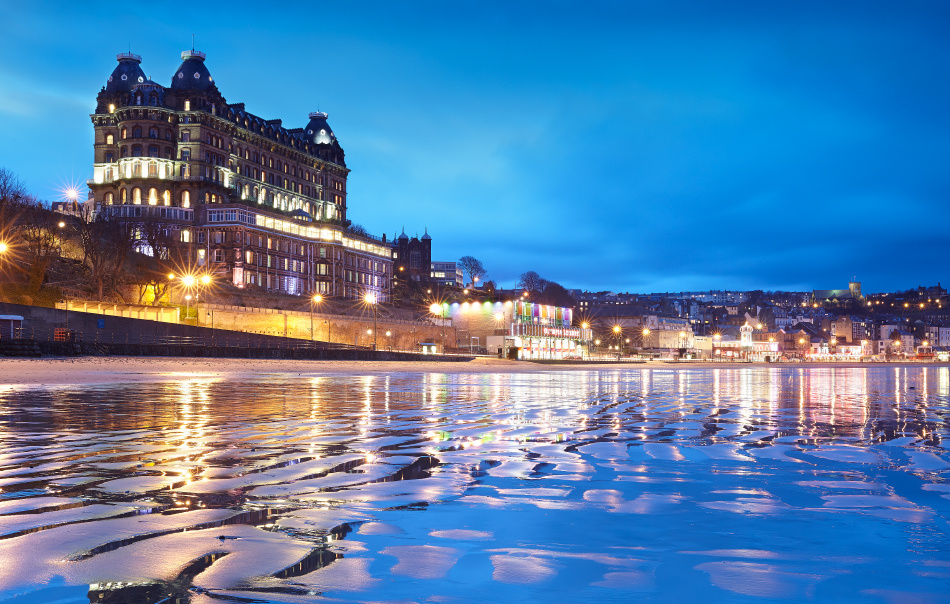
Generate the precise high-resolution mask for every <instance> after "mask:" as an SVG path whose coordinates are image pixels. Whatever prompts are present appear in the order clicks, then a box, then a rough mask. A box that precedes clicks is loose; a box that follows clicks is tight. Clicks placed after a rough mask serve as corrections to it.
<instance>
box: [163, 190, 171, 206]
mask: <svg viewBox="0 0 950 604" xmlns="http://www.w3.org/2000/svg"><path fill="white" fill-rule="evenodd" d="M162 205H166V206H170V205H172V192H171V191H169V190H168V189H165V192H164V193H162Z"/></svg>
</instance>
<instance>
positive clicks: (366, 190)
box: [0, 0, 950, 292]
mask: <svg viewBox="0 0 950 604" xmlns="http://www.w3.org/2000/svg"><path fill="white" fill-rule="evenodd" d="M3 14H4V21H5V26H4V27H3V28H2V29H3V35H2V36H0V52H2V56H3V58H4V60H3V62H2V63H0V117H2V119H3V122H4V127H3V135H2V141H3V144H2V145H0V167H5V168H7V169H10V170H12V171H13V172H15V173H16V174H17V175H18V176H19V177H20V178H21V179H22V180H23V182H24V183H25V184H26V186H27V188H28V189H29V190H30V192H32V193H33V194H35V195H37V196H38V197H40V198H42V199H45V200H56V199H59V198H60V193H59V192H58V191H59V190H60V189H62V188H63V186H64V185H65V184H67V183H84V182H85V180H86V179H87V178H90V177H91V175H92V137H93V129H92V125H91V123H90V120H89V114H90V113H91V112H92V111H94V109H95V99H96V94H97V93H98V92H99V90H100V88H101V87H102V86H103V85H104V84H105V83H106V79H107V78H108V77H109V74H110V73H111V72H112V70H113V69H114V67H115V65H116V54H117V53H120V52H127V51H129V50H130V49H131V51H132V52H133V53H136V54H139V55H141V56H142V68H143V69H144V71H145V73H146V74H147V75H148V76H149V77H151V78H153V79H154V80H156V81H157V82H159V83H161V84H163V85H166V86H167V85H169V83H170V81H171V76H172V74H173V72H174V71H175V69H176V68H177V67H178V65H179V64H180V63H181V59H180V53H181V51H182V50H185V49H189V48H191V36H192V34H195V36H196V38H195V48H196V49H197V50H200V51H202V52H205V53H207V61H206V65H207V67H208V69H209V70H210V72H211V74H212V76H213V77H214V79H215V82H216V83H217V85H218V88H219V90H220V91H221V93H222V94H223V95H224V97H225V98H226V99H227V100H228V102H231V103H237V102H244V103H245V104H246V107H247V110H248V111H250V112H251V113H254V114H256V115H259V116H261V117H263V118H266V119H276V118H280V119H282V120H283V125H284V126H285V127H288V128H294V127H302V126H304V125H306V123H307V121H308V118H307V114H308V113H309V112H311V111H314V110H316V109H317V108H319V109H321V110H323V111H327V112H328V113H329V116H330V117H329V123H330V125H331V127H332V128H333V130H334V132H335V133H336V135H337V137H338V138H339V140H340V143H341V144H342V146H343V148H344V150H345V151H346V159H347V166H348V167H349V168H350V169H351V170H352V172H351V173H350V176H349V196H348V206H349V210H348V212H349V218H351V219H352V220H353V221H354V222H356V223H359V224H361V225H363V226H364V227H366V229H367V230H368V231H370V232H371V233H374V234H376V235H382V234H383V233H386V234H387V235H388V236H389V237H392V236H393V235H394V234H396V233H398V232H399V231H401V230H402V228H403V226H405V229H406V233H407V234H409V235H410V236H412V235H415V234H418V235H422V233H423V229H424V228H426V227H428V230H429V234H430V235H432V237H433V259H435V260H456V259H458V258H459V257H460V256H463V255H473V256H475V257H477V258H479V259H480V260H482V262H483V263H484V264H485V266H486V268H487V269H488V273H489V278H492V279H495V280H496V281H498V282H499V283H500V285H502V286H504V287H513V286H514V284H515V282H516V281H517V278H518V275H519V274H521V273H522V272H524V271H528V270H534V271H537V272H538V273H540V274H541V275H542V276H543V277H545V278H547V279H550V280H553V281H557V282H559V283H561V284H562V285H564V286H565V287H568V288H581V289H588V290H613V291H630V292H657V291H679V290H699V289H709V288H716V289H766V290H769V289H793V290H810V289H813V288H843V287H847V282H848V280H849V279H850V278H851V277H852V276H857V278H858V280H859V281H861V282H862V283H863V288H864V291H865V292H876V291H886V290H893V289H903V288H909V287H916V286H917V285H927V284H936V283H937V282H938V281H939V282H941V283H942V284H943V285H944V286H945V287H946V286H947V285H948V283H950V277H948V274H947V266H948V262H947V253H948V244H950V167H948V165H947V164H948V158H950V150H948V149H947V146H948V141H950V77H948V65H950V35H948V34H947V32H948V30H950V18H948V17H950V3H947V2H939V1H933V2H921V3H916V2H900V3H898V2H868V1H863V2H853V3H848V2H827V1H821V2H785V3H772V2H601V1H588V2H553V1H552V2H534V3H512V2H490V1H482V2H466V1H453V2H445V1H444V0H443V1H441V2H401V3H395V2H339V3H290V2H272V3H267V2H263V3H262V2H225V3H212V2H203V3H187V4H175V3H172V4H167V3H166V4H162V3H158V4H156V3H147V2H119V3H116V2H109V3H98V2H95V3H82V2H78V3H64V2H48V1H36V2H17V3H14V2H10V1H7V2H4V7H3Z"/></svg>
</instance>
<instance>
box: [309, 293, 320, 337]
mask: <svg viewBox="0 0 950 604" xmlns="http://www.w3.org/2000/svg"><path fill="white" fill-rule="evenodd" d="M322 301H323V296H321V295H320V294H317V295H315V296H314V297H312V298H310V341H311V342H313V305H314V304H319V303H320V302H322Z"/></svg>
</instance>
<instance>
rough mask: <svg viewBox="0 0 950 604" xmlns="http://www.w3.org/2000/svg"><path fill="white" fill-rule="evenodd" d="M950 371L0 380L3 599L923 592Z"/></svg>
mask: <svg viewBox="0 0 950 604" xmlns="http://www.w3.org/2000/svg"><path fill="white" fill-rule="evenodd" d="M948 371H950V370H948V368H946V367H920V368H916V367H915V368H908V367H882V368H876V367H875V368H868V367H859V368H840V367H820V368H785V367H782V368H778V367H764V368H719V367H716V368H708V369H707V368H703V369H675V370H674V369H664V368H656V369H633V370H621V369H616V368H606V369H594V370H590V371H570V372H558V371H549V372H545V373H524V374H520V373H507V374H491V373H417V374H414V373H398V374H391V375H386V374H367V375H358V376H343V375H323V376H314V375H306V376H301V377H299V378H297V377H296V374H294V376H293V377H292V376H290V375H280V374H274V375H273V376H272V377H268V378H257V379H254V380H250V381H248V380H243V379H241V380H236V379H231V378H227V377H222V376H210V377H209V376H202V375H199V374H197V373H194V372H187V371H178V372H171V373H169V374H168V377H172V378H173V379H172V380H169V381H165V382H155V383H137V384H134V385H97V386H90V387H83V386H59V387H55V388H49V389H40V390H37V389H33V390H27V389H15V388H12V389H0V408H2V409H3V410H4V415H3V416H2V418H0V446H2V448H0V489H2V490H0V557H2V558H3V559H5V560H16V561H15V563H11V564H12V567H11V570H9V571H4V572H0V597H7V596H9V595H12V594H14V593H29V592H30V591H31V590H37V589H40V586H41V585H43V584H44V583H45V582H46V581H48V580H50V579H51V578H52V577H54V576H59V577H62V578H63V580H64V581H66V584H67V585H77V589H78V590H80V591H81V590H84V589H86V587H82V585H81V584H83V583H95V584H96V585H98V586H99V587H97V588H96V590H94V591H93V592H90V598H93V599H96V600H97V601H98V597H99V595H100V594H103V593H106V592H109V593H110V594H111V595H110V597H113V598H114V599H119V600H122V601H130V602H139V601H141V602H146V601H149V600H148V598H150V597H152V596H151V595H150V594H152V593H153V592H154V593H158V592H160V591H162V590H165V591H169V590H171V591H169V593H172V594H173V595H175V597H178V598H180V599H182V601H186V600H189V599H190V601H192V602H196V601H199V600H200V599H202V598H205V595H207V594H214V595H215V596H220V597H224V596H228V597H231V596H234V597H242V598H246V599H256V600H264V601H287V602H291V601H294V602H296V601H299V599H300V598H309V597H311V596H315V595H319V594H323V595H325V596H328V597H340V598H343V599H350V598H351V597H352V596H351V595H347V594H352V593H353V592H358V593H359V594H360V595H359V599H361V600H374V601H375V600H390V601H392V600H406V601H417V600H423V599H432V600H435V601H438V600H457V601H473V600H479V601H481V600H482V598H481V597H480V596H476V594H479V593H482V592H481V591H479V590H484V589H488V590H489V591H488V592H487V593H490V594H491V595H492V598H494V599H497V600H499V601H500V600H505V601H511V600H518V599H522V600H526V601H533V600H536V599H538V598H544V599H552V598H555V597H556V598H570V599H572V600H575V601H591V602H593V601H603V600H611V599H614V600H617V599H620V600H622V599H625V598H628V597H634V596H633V595H632V594H636V596H635V597H637V598H647V599H650V598H652V599H655V600H656V601H673V600H684V599H699V598H703V599H714V600H720V601H725V600H730V601H732V600H742V599H746V600H748V601H758V599H761V598H766V599H769V598H771V599H779V600H785V599H790V600H798V599H810V600H813V601H829V602H833V601H840V599H842V598H844V599H849V598H850V599H858V600H860V599H861V598H863V597H869V598H871V597H873V598H877V597H884V595H885V594H886V595H887V597H897V596H895V595H894V594H898V595H901V596H902V597H903V598H904V599H907V600H912V599H914V598H916V597H918V596H920V597H921V598H924V599H926V598H930V599H931V600H933V596H934V594H940V593H942V592H941V590H942V588H943V587H945V584H944V583H943V582H944V581H945V580H946V579H947V578H948V575H950V573H948V572H947V571H946V569H947V568H948V567H950V554H948V552H950V537H948V530H947V526H948V524H947V521H948V518H950V486H948V485H950V481H948V478H950V454H948V452H947V450H946V443H947V442H948V441H947V438H948V437H950V429H948V419H950V413H948V409H950V403H948V396H950V392H948V390H950V377H948ZM634 548H636V549H634ZM26 552H30V553H31V555H32V553H33V552H36V555H35V557H33V558H32V559H30V560H26V559H24V558H23V556H24V554H25V553H26ZM265 560H266V562H265ZM922 569H926V570H922ZM116 581H121V582H123V584H124V586H122V585H119V586H118V587H117V586H116V585H117V584H115V582H116ZM110 585H111V587H109V586H110ZM193 588H194V589H198V590H209V591H208V592H206V593H197V592H196V591H194V590H193ZM110 590H111V591H110ZM149 590H152V591H149ZM176 590H177V591H176ZM944 591H945V590H944ZM136 598H138V599H136ZM947 600H948V598H943V599H941V598H939V597H938V598H936V600H934V601H947Z"/></svg>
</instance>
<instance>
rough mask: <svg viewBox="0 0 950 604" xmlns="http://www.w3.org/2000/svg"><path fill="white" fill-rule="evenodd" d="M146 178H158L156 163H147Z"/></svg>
mask: <svg viewBox="0 0 950 604" xmlns="http://www.w3.org/2000/svg"><path fill="white" fill-rule="evenodd" d="M148 177H149V178H158V162H154V161H150V162H148Z"/></svg>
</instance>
